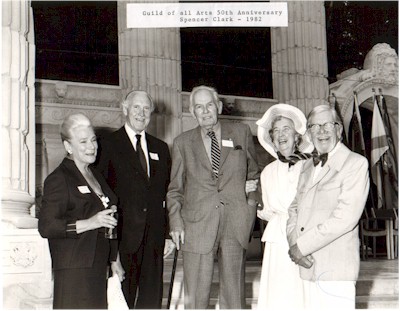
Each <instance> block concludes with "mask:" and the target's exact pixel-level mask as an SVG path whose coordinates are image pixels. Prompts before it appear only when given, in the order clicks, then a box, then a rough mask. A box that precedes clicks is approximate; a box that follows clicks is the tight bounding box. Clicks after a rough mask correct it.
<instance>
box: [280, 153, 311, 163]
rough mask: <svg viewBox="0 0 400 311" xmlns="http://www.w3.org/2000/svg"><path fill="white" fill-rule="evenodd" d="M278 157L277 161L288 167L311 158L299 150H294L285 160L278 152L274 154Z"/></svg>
mask: <svg viewBox="0 0 400 311" xmlns="http://www.w3.org/2000/svg"><path fill="white" fill-rule="evenodd" d="M276 154H277V155H278V158H279V161H281V162H283V163H289V167H291V166H292V165H295V164H296V163H297V162H298V161H300V160H307V159H308V158H310V157H311V154H309V153H303V152H300V151H299V150H295V151H294V153H293V154H291V155H290V156H289V157H288V158H285V157H284V156H283V155H282V154H281V153H280V152H279V151H278V152H277V153H276Z"/></svg>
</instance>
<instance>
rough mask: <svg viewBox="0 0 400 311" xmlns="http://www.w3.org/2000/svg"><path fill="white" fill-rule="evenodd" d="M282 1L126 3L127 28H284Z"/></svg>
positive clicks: (284, 15) (285, 25) (283, 4)
mask: <svg viewBox="0 0 400 311" xmlns="http://www.w3.org/2000/svg"><path fill="white" fill-rule="evenodd" d="M287 26H288V9H287V3H286V2H272V3H271V2H229V3H228V2H222V3H215V2H201V3H128V4H127V27H128V28H169V27H174V28H178V27H179V28H180V27H287Z"/></svg>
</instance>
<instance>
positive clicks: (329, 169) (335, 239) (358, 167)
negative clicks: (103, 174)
mask: <svg viewBox="0 0 400 311" xmlns="http://www.w3.org/2000/svg"><path fill="white" fill-rule="evenodd" d="M307 127H308V135H310V138H311V140H312V142H313V144H314V146H315V149H316V151H317V153H318V154H317V153H316V152H315V151H314V154H313V156H314V158H311V159H309V160H307V162H305V164H304V167H303V171H302V173H301V175H300V180H299V185H298V189H297V195H296V198H295V199H294V201H293V202H292V204H291V206H290V208H289V219H288V222H287V236H288V242H289V246H290V250H289V255H290V257H291V258H292V260H293V261H294V262H296V263H298V264H299V265H300V276H301V277H302V279H304V280H306V281H307V282H305V283H306V297H305V298H306V302H308V305H307V306H306V307H307V308H311V309H318V310H325V309H332V308H333V309H335V310H340V309H342V308H345V309H354V308H355V283H356V280H357V278H358V273H359V267H360V255H359V238H358V221H359V219H360V216H361V214H362V212H363V209H364V205H365V202H366V200H367V195H368V190H369V177H368V162H367V159H366V158H364V157H363V156H361V155H359V154H357V153H354V152H352V151H350V150H349V149H348V148H347V147H346V146H345V145H344V144H342V143H341V141H340V140H341V136H342V131H343V125H342V123H341V121H340V119H339V117H338V115H337V114H336V112H335V110H334V109H331V108H330V107H329V105H328V104H326V105H320V106H317V107H315V108H314V109H313V110H312V111H311V112H310V114H309V116H308V120H307ZM326 155H327V158H326Z"/></svg>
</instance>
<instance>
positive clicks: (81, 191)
mask: <svg viewBox="0 0 400 311" xmlns="http://www.w3.org/2000/svg"><path fill="white" fill-rule="evenodd" d="M78 190H79V191H80V193H83V194H85V193H90V189H89V188H88V186H78Z"/></svg>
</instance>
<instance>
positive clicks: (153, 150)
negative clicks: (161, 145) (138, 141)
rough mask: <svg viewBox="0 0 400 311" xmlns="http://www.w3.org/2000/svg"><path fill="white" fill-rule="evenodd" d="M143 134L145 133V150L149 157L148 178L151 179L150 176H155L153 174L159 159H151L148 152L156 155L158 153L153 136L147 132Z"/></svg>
mask: <svg viewBox="0 0 400 311" xmlns="http://www.w3.org/2000/svg"><path fill="white" fill-rule="evenodd" d="M145 135H146V141H147V151H148V153H149V154H148V157H149V166H150V179H151V178H152V177H154V176H155V174H156V172H157V166H158V163H159V161H157V160H153V159H152V158H151V156H150V153H153V154H157V155H158V156H160V155H159V154H158V152H157V149H156V146H155V144H154V140H153V137H152V136H150V135H149V134H147V133H146V134H145Z"/></svg>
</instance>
